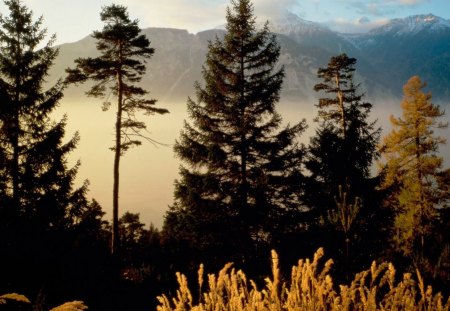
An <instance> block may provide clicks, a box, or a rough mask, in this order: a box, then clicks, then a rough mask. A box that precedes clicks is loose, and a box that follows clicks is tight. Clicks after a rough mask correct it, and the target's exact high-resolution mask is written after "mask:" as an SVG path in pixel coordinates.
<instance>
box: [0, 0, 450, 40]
mask: <svg viewBox="0 0 450 311" xmlns="http://www.w3.org/2000/svg"><path fill="white" fill-rule="evenodd" d="M22 1H23V3H24V4H25V5H26V6H27V7H29V8H30V9H31V10H33V12H34V14H35V16H36V17H37V16H41V15H42V16H43V17H44V26H45V27H46V28H47V29H48V32H49V33H51V34H53V33H56V35H57V44H60V43H66V42H74V41H78V40H80V39H82V38H84V37H85V36H87V35H89V34H90V33H92V31H93V30H100V29H101V28H102V23H101V21H100V19H99V12H100V11H101V8H102V7H104V6H107V5H109V4H112V3H116V4H122V5H125V6H127V7H128V11H129V14H130V17H131V18H132V19H138V20H139V21H140V23H139V25H140V27H141V28H147V27H170V28H180V29H187V30H188V31H189V32H191V33H197V32H198V31H202V30H206V29H210V28H214V27H217V26H220V25H222V24H224V23H225V10H226V7H227V6H228V5H229V4H230V1H229V0H77V1H73V0H22ZM253 4H254V7H255V14H256V15H257V16H258V18H259V19H262V20H267V19H271V18H273V17H276V16H281V15H282V14H283V13H284V11H285V10H289V11H291V12H292V13H295V14H297V15H298V16H300V17H301V18H303V19H306V20H309V21H315V22H321V23H325V24H326V25H328V26H329V27H330V28H332V29H334V30H338V31H342V32H364V31H368V30H369V29H371V28H373V27H374V26H377V25H381V24H383V23H386V22H387V21H388V20H389V19H392V18H403V17H406V16H409V15H416V14H428V13H431V14H434V15H437V16H440V17H443V18H445V19H450V0H370V1H364V0H254V1H253ZM0 11H1V13H2V14H7V11H6V8H5V5H4V4H3V1H1V4H0Z"/></svg>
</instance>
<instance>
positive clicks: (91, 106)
mask: <svg viewBox="0 0 450 311" xmlns="http://www.w3.org/2000/svg"><path fill="white" fill-rule="evenodd" d="M71 88H74V87H71ZM148 88H149V89H151V86H148ZM82 89H83V88H82ZM71 91H72V90H69V92H68V94H73V93H72V92H71ZM76 93H78V94H79V96H76V97H74V96H73V95H70V96H69V97H66V98H63V99H62V101H61V105H60V107H59V109H58V111H57V112H56V114H55V118H61V117H62V115H63V114H67V117H68V120H67V134H66V136H67V137H70V136H71V135H73V134H74V133H75V132H76V131H78V132H79V134H80V137H81V140H80V142H79V144H78V148H77V149H76V150H75V151H74V152H73V154H72V155H71V157H70V161H71V162H72V163H73V164H75V163H76V161H78V160H80V161H81V166H80V170H79V173H78V182H79V183H80V184H81V183H82V182H83V180H85V179H88V180H89V182H90V187H89V189H90V191H89V194H88V196H89V197H90V198H94V199H95V200H97V201H98V202H99V203H100V204H101V206H102V207H103V210H104V211H105V212H106V213H107V214H106V219H110V218H111V215H112V214H111V211H112V182H113V174H112V173H113V172H112V168H113V156H114V154H113V152H112V151H111V150H109V147H111V146H112V145H113V139H114V117H115V115H114V114H115V110H114V107H111V109H110V110H109V111H107V112H103V111H102V109H101V107H102V100H101V99H95V98H88V97H86V96H84V95H83V94H82V93H81V92H76ZM186 98H187V97H186ZM370 102H371V103H372V104H373V106H374V107H373V110H372V114H371V116H372V118H373V119H375V118H376V119H378V123H377V124H378V126H381V127H382V128H383V133H386V132H387V131H389V130H390V128H391V127H390V123H389V116H390V115H391V114H393V115H395V116H399V115H400V114H401V109H400V99H389V100H388V99H385V100H380V102H377V101H370ZM157 105H158V106H159V107H164V108H167V109H169V111H170V113H169V114H166V115H153V116H143V117H142V120H146V123H147V128H148V130H149V132H150V136H151V138H152V139H154V140H156V141H158V142H159V143H160V144H152V143H150V142H146V141H144V142H143V144H142V146H139V147H135V148H132V149H130V150H129V151H127V153H126V154H125V156H123V157H122V158H121V164H120V165H121V167H120V204H121V205H120V209H121V211H120V214H123V213H125V212H126V211H130V212H133V213H139V214H140V218H141V221H143V222H144V223H145V224H146V225H149V224H150V223H153V224H154V225H155V226H157V227H160V228H161V227H162V224H163V219H164V218H163V217H164V213H165V211H166V210H167V208H168V206H169V205H171V204H172V202H173V190H174V181H175V179H177V178H178V169H179V165H180V161H179V160H178V159H177V158H176V157H175V154H174V152H173V144H174V142H175V140H176V139H178V137H179V133H180V130H181V129H182V126H183V122H184V120H187V121H188V122H189V121H190V120H189V119H188V116H187V111H186V100H184V101H183V100H182V99H178V100H177V101H170V102H169V101H158V103H157ZM314 105H315V101H314V100H309V101H308V102H301V101H299V102H293V101H290V100H283V97H282V98H281V101H280V103H279V104H278V111H279V112H280V113H281V115H282V116H283V122H284V124H287V123H290V124H294V123H296V122H299V121H300V120H301V119H302V118H305V119H306V120H307V122H308V129H307V130H306V131H305V133H304V134H303V135H302V136H301V137H300V141H301V142H303V143H306V144H307V143H308V142H309V137H310V136H311V135H312V134H314V129H315V127H316V123H315V122H314V121H313V119H314V117H315V116H316V113H317V110H316V107H315V106H314ZM442 107H443V108H445V105H443V106H442ZM445 119H446V120H449V119H450V118H449V116H448V115H446V116H445ZM443 134H444V135H445V136H446V137H447V139H450V135H449V130H448V129H447V130H444V132H443ZM440 151H441V154H442V155H443V156H444V157H445V158H446V163H445V165H449V160H450V159H449V158H448V155H449V154H450V147H449V145H446V146H443V147H441V149H440ZM376 169H377V168H376V167H374V171H376Z"/></svg>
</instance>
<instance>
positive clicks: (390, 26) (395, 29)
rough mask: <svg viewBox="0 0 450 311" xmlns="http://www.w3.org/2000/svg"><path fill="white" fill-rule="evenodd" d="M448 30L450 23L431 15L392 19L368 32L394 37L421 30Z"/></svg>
mask: <svg viewBox="0 0 450 311" xmlns="http://www.w3.org/2000/svg"><path fill="white" fill-rule="evenodd" d="M444 29H450V21H448V20H445V19H443V18H441V17H439V16H436V15H433V14H421V15H412V16H408V17H405V18H396V19H392V20H391V21H390V22H389V23H387V24H385V25H383V26H380V27H377V28H375V29H373V30H371V31H370V32H371V33H373V34H379V33H386V32H390V33H396V35H407V34H416V33H418V32H420V31H423V30H428V31H437V30H444Z"/></svg>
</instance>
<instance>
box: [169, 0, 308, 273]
mask: <svg viewBox="0 0 450 311" xmlns="http://www.w3.org/2000/svg"><path fill="white" fill-rule="evenodd" d="M226 18H227V26H226V29H227V33H226V34H225V36H224V38H223V40H220V39H218V38H216V39H215V40H214V41H212V42H210V43H209V51H208V53H207V59H206V63H205V66H204V67H203V78H204V85H201V84H200V83H196V84H195V87H196V92H197V100H196V101H194V100H192V99H189V100H188V112H189V115H190V117H191V120H192V123H188V122H185V125H184V130H183V131H182V133H181V136H180V139H179V140H178V141H177V142H176V144H175V148H174V149H175V153H176V155H177V156H178V157H179V158H180V159H181V160H182V161H183V163H184V164H183V165H182V166H181V168H180V179H179V180H177V181H176V182H175V203H174V205H173V206H171V207H170V210H169V211H168V213H167V214H166V218H165V224H164V232H165V235H166V236H167V237H168V239H174V240H177V241H178V244H177V245H178V246H177V247H180V248H181V249H184V251H185V252H188V251H189V250H190V251H192V250H194V252H195V250H196V251H200V253H201V256H202V258H205V257H209V259H208V260H209V261H212V262H214V263H215V264H218V265H221V264H222V263H223V262H224V261H229V260H234V261H235V262H242V261H243V260H248V259H250V258H251V257H252V256H255V255H256V254H257V253H258V252H261V254H266V251H267V249H266V248H265V247H266V246H268V245H272V244H273V243H275V241H276V240H279V239H280V236H282V235H283V234H284V233H285V232H287V231H289V230H293V227H296V225H297V219H296V214H297V213H298V212H299V204H300V203H299V196H300V193H301V183H302V175H301V173H300V166H301V161H302V157H303V153H304V148H303V146H302V145H300V144H298V143H297V140H296V139H297V137H298V135H299V134H300V133H302V132H303V130H304V128H305V127H306V125H305V121H302V122H300V123H299V124H296V125H295V126H292V127H290V126H287V127H285V128H284V129H282V130H279V128H280V127H281V121H282V120H281V117H280V115H279V114H278V113H277V112H276V110H275V105H276V103H277V102H278V100H279V93H280V90H281V86H282V81H283V77H284V72H283V68H279V67H277V60H278V57H279V53H280V52H279V51H280V49H279V46H278V44H277V42H276V39H275V36H274V35H272V34H271V33H270V32H269V29H268V26H267V24H266V25H265V26H264V28H263V29H262V30H257V29H256V25H255V17H254V15H253V6H252V4H251V2H250V1H248V0H240V1H231V8H228V9H227V15H226ZM184 247H187V248H184ZM198 259H200V258H198ZM198 259H196V260H198Z"/></svg>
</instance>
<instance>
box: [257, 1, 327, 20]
mask: <svg viewBox="0 0 450 311" xmlns="http://www.w3.org/2000/svg"><path fill="white" fill-rule="evenodd" d="M315 1H319V0H315ZM253 7H254V9H255V15H256V16H257V17H258V19H260V20H261V19H263V20H267V19H272V18H277V17H283V16H284V14H285V13H286V11H291V12H293V11H297V9H298V8H299V7H300V5H299V1H298V0H277V1H273V0H254V1H253Z"/></svg>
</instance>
